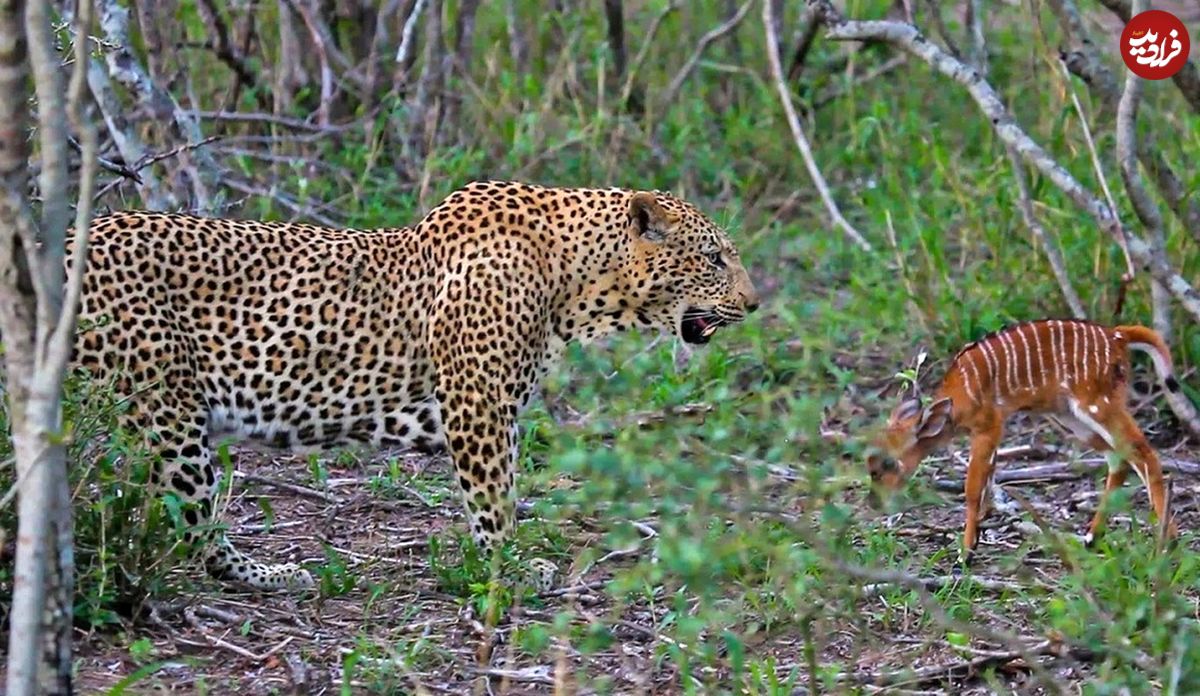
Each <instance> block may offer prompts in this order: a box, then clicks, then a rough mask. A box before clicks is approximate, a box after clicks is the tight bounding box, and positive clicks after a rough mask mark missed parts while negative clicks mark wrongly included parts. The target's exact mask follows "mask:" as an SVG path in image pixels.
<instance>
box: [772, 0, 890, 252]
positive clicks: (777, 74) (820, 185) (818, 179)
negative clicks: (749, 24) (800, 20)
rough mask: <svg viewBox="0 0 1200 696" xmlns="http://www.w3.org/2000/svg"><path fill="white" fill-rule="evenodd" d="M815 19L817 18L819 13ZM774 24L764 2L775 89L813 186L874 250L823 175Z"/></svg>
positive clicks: (838, 219) (849, 230) (841, 222)
mask: <svg viewBox="0 0 1200 696" xmlns="http://www.w3.org/2000/svg"><path fill="white" fill-rule="evenodd" d="M813 21H814V22H815V21H817V18H816V17H815V16H814V18H813ZM774 25H775V17H774V11H773V10H772V4H771V3H770V2H764V3H763V27H764V30H765V32H766V37H767V58H768V59H769V61H770V63H771V75H772V77H774V78H775V89H776V90H777V91H778V92H779V101H780V102H781V103H782V104H783V113H784V115H785V116H787V122H788V127H789V128H791V130H792V138H793V139H794V140H795V141H796V147H797V149H799V150H800V155H801V157H803V158H804V166H805V167H807V168H808V175H809V176H810V177H812V180H813V185H814V186H816V187H817V192H818V193H819V194H820V195H821V200H822V201H823V202H824V203H825V209H826V210H828V211H829V217H831V218H833V223H834V224H835V225H837V226H838V227H840V228H842V231H843V232H844V233H845V234H846V236H847V237H849V238H850V240H851V241H852V242H854V243H855V244H857V245H858V246H859V247H860V248H861V249H863V250H864V251H871V244H870V243H869V242H868V241H867V240H866V239H865V238H864V237H863V236H862V234H861V233H859V231H858V230H856V229H854V226H853V225H851V224H850V223H849V221H847V220H846V218H844V217H842V211H841V210H839V209H838V206H837V203H836V202H834V200H833V194H831V193H830V192H829V186H828V185H826V183H825V177H824V176H822V175H821V170H820V168H818V167H817V159H816V157H814V156H813V153H812V146H811V145H810V144H809V142H808V136H806V135H805V134H804V127H803V126H802V125H800V118H799V117H798V116H797V115H796V107H795V106H794V105H793V104H792V93H791V92H789V91H788V87H787V83H786V82H785V81H784V79H783V64H782V62H781V61H780V58H779V40H778V38H777V35H776V32H775V31H774V29H773V27H774Z"/></svg>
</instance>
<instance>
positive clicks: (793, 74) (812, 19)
mask: <svg viewBox="0 0 1200 696" xmlns="http://www.w3.org/2000/svg"><path fill="white" fill-rule="evenodd" d="M800 22H801V24H800V29H799V31H797V32H796V33H797V36H796V50H794V51H792V63H791V65H789V66H788V71H787V79H788V82H795V81H796V80H799V79H800V73H802V72H803V71H804V63H805V62H806V61H807V60H808V51H809V49H811V48H812V44H813V39H815V38H817V29H820V28H821V21H820V20H819V19H817V17H816V16H815V14H814V13H813V11H812V9H810V8H807V7H806V8H804V16H803V17H802V18H801V19H800Z"/></svg>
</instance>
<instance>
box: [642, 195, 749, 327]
mask: <svg viewBox="0 0 1200 696" xmlns="http://www.w3.org/2000/svg"><path fill="white" fill-rule="evenodd" d="M628 216H629V219H628V234H630V235H631V236H632V238H633V239H632V242H631V244H630V256H631V258H630V263H629V264H628V267H629V269H630V270H629V277H627V282H628V284H629V285H630V286H631V292H632V294H633V295H634V296H635V297H636V298H637V300H638V306H637V308H636V317H637V323H638V324H640V325H642V326H646V327H653V328H658V329H663V330H666V331H668V332H670V333H673V334H675V335H677V336H679V337H680V338H682V339H683V340H684V341H686V342H688V343H693V344H701V343H708V341H709V340H710V339H711V338H712V336H713V334H715V333H716V331H717V329H719V328H721V327H722V326H726V325H728V324H733V323H736V322H739V321H742V320H743V319H745V318H746V315H747V314H749V313H751V312H753V311H754V310H756V309H758V304H759V297H758V292H757V291H756V290H755V289H754V284H753V283H752V282H751V281H750V276H749V274H748V273H747V272H746V268H745V267H744V266H742V261H741V258H740V257H739V255H738V251H737V248H735V247H734V245H733V242H732V241H730V239H729V236H728V235H727V234H726V233H725V231H724V230H722V229H721V228H720V227H718V226H717V225H716V224H715V223H713V222H712V221H711V220H709V219H708V218H707V217H706V216H705V215H704V214H703V213H701V212H700V211H699V210H697V209H696V207H695V206H693V205H691V204H690V203H687V202H685V201H682V200H680V199H678V198H676V197H675V196H672V195H670V194H666V193H662V192H658V191H655V192H648V191H638V192H636V193H633V194H632V196H631V197H630V198H629V209H628Z"/></svg>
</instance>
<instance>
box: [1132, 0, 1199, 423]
mask: <svg viewBox="0 0 1200 696" xmlns="http://www.w3.org/2000/svg"><path fill="white" fill-rule="evenodd" d="M1140 4H1141V3H1140V2H1139V3H1135V7H1137V6H1138V5H1140ZM1141 93H1142V79H1141V78H1140V77H1138V76H1137V75H1134V74H1133V73H1132V72H1130V73H1129V75H1128V76H1127V77H1126V78H1125V91H1124V93H1123V94H1122V95H1121V101H1120V104H1119V105H1118V107H1117V161H1118V162H1119V163H1120V165H1121V178H1122V179H1123V180H1124V182H1125V191H1126V192H1127V193H1128V194H1129V200H1130V202H1132V203H1133V210H1134V213H1135V214H1136V215H1137V216H1138V219H1139V220H1141V222H1142V225H1143V226H1144V227H1145V228H1146V232H1147V235H1148V238H1149V240H1150V253H1152V254H1153V255H1154V257H1155V258H1156V259H1157V260H1158V261H1159V262H1160V263H1166V251H1165V250H1164V249H1163V244H1164V241H1163V220H1162V215H1160V214H1159V212H1158V205H1157V204H1155V202H1154V201H1153V200H1152V199H1151V198H1150V194H1149V193H1147V192H1146V187H1145V185H1143V183H1142V176H1141V174H1140V173H1139V172H1138V166H1137V114H1138V100H1139V99H1140V98H1141ZM1150 298H1151V302H1152V306H1153V311H1154V328H1155V330H1156V331H1158V333H1159V334H1160V335H1162V337H1163V340H1164V341H1167V342H1170V341H1171V336H1172V334H1173V333H1174V331H1173V330H1172V326H1171V307H1170V301H1171V296H1170V294H1169V293H1168V292H1167V289H1166V288H1165V287H1163V285H1162V283H1160V282H1159V281H1158V280H1157V279H1153V278H1152V279H1151V286H1150ZM1163 395H1164V396H1165V397H1166V399H1167V404H1168V405H1169V406H1170V407H1171V411H1173V412H1174V413H1175V417H1176V418H1178V419H1179V420H1180V422H1182V423H1183V424H1184V425H1186V426H1187V429H1188V430H1189V431H1191V433H1192V435H1193V436H1195V437H1197V438H1200V414H1197V413H1196V407H1195V406H1194V405H1192V402H1191V399H1189V398H1188V397H1187V395H1185V394H1183V393H1182V392H1180V391H1172V390H1170V389H1164V390H1163Z"/></svg>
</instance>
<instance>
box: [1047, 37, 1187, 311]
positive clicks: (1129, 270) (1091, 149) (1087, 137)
mask: <svg viewBox="0 0 1200 696" xmlns="http://www.w3.org/2000/svg"><path fill="white" fill-rule="evenodd" d="M1059 66H1060V67H1062V73H1063V82H1064V85H1065V86H1066V88H1067V93H1068V94H1070V95H1071V103H1072V104H1073V105H1074V106H1075V113H1077V114H1079V125H1080V127H1081V128H1082V129H1083V141H1084V142H1085V143H1086V144H1087V148H1088V153H1089V154H1090V155H1091V157H1092V168H1093V169H1094V170H1095V171H1096V178H1097V179H1098V180H1099V181H1100V190H1102V191H1103V192H1104V200H1106V201H1108V210H1109V213H1110V214H1111V215H1112V219H1113V224H1114V225H1115V227H1116V229H1117V230H1118V231H1119V232H1120V235H1119V236H1118V239H1117V242H1118V244H1120V246H1121V253H1122V254H1124V255H1125V277H1123V278H1122V279H1121V282H1122V283H1123V284H1128V283H1129V282H1131V281H1132V280H1133V278H1134V276H1135V275H1136V274H1135V273H1134V270H1133V259H1131V258H1129V240H1128V238H1127V235H1126V233H1125V226H1124V225H1122V224H1121V219H1120V217H1118V215H1117V202H1116V200H1115V199H1114V198H1113V195H1112V190H1111V189H1110V188H1109V187H1108V177H1106V176H1105V175H1104V165H1102V164H1100V155H1099V153H1097V152H1096V142H1095V141H1094V140H1092V129H1091V128H1089V127H1088V122H1087V114H1085V113H1084V112H1083V105H1082V104H1080V103H1079V95H1077V94H1075V87H1074V85H1072V84H1071V71H1070V70H1067V64H1066V62H1064V61H1062V60H1060V61H1059ZM1163 261H1164V263H1165V261H1166V260H1165V259H1163ZM1120 313H1121V312H1120V308H1119V307H1118V310H1117V312H1116V314H1118V315H1119V314H1120Z"/></svg>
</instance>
